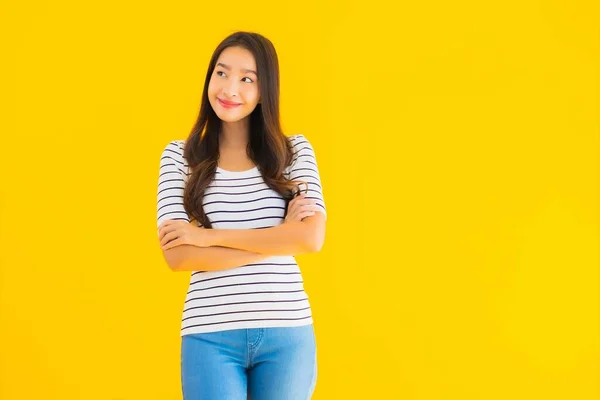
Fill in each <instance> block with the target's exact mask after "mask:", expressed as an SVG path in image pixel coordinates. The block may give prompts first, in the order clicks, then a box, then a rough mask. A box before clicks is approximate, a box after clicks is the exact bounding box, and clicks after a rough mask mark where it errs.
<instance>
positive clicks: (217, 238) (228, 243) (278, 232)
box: [210, 221, 316, 256]
mask: <svg viewBox="0 0 600 400" xmlns="http://www.w3.org/2000/svg"><path fill="white" fill-rule="evenodd" d="M211 235H212V238H211V240H210V241H211V243H212V245H213V246H223V247H228V248H233V249H238V250H244V251H248V252H251V253H258V254H263V255H266V256H286V255H292V256H293V255H297V254H303V253H311V252H313V251H315V246H316V244H315V240H314V236H315V235H314V233H313V229H312V228H311V226H310V225H308V224H307V223H304V222H301V221H291V222H287V223H284V224H281V225H276V226H274V227H271V228H264V229H214V230H213V232H211Z"/></svg>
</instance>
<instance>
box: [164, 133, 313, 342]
mask: <svg viewBox="0 0 600 400" xmlns="http://www.w3.org/2000/svg"><path fill="white" fill-rule="evenodd" d="M288 139H289V140H290V141H291V144H292V145H293V153H294V156H293V159H292V162H291V164H290V165H289V166H288V167H287V168H286V169H285V171H284V176H285V177H286V178H287V179H291V180H302V181H305V182H307V184H308V193H307V196H306V198H309V199H314V200H315V201H316V204H317V205H318V206H319V207H320V208H319V210H320V211H321V212H323V213H324V214H325V202H324V199H323V190H322V187H321V181H320V177H319V170H318V168H317V161H316V157H315V153H314V150H313V147H312V146H311V144H310V142H309V141H308V139H307V138H306V137H305V136H304V135H301V134H298V135H293V136H289V137H288ZM184 144H185V141H183V140H173V141H171V142H170V143H169V144H167V146H166V147H165V149H164V150H163V152H162V155H161V159H160V171H159V178H158V201H157V225H158V226H160V224H161V223H162V222H163V221H165V220H167V219H172V220H183V221H187V222H190V216H189V215H188V214H187V213H186V212H185V210H184V208H183V189H184V185H185V184H186V182H187V179H188V177H189V175H190V169H189V166H188V163H187V160H185V159H184V157H183V147H184ZM301 188H302V189H305V187H304V186H302V187H301ZM203 209H204V212H205V213H206V216H207V217H208V218H209V219H210V221H211V223H212V227H213V229H260V228H269V227H273V226H276V225H279V224H281V223H282V222H283V221H284V218H285V217H284V216H285V211H286V204H285V200H284V199H283V197H281V195H279V194H278V193H277V192H275V191H274V190H272V189H270V188H269V187H268V186H267V185H266V184H265V183H264V181H263V179H262V176H261V174H260V172H259V169H258V166H255V167H254V168H252V169H250V170H247V171H240V172H235V171H226V170H223V169H221V168H219V167H217V171H216V174H215V179H214V180H213V181H212V182H211V183H210V184H209V186H208V188H207V189H206V191H205V194H204V198H203ZM312 322H313V320H312V313H311V308H310V303H309V301H308V295H307V294H306V292H305V291H304V286H303V280H302V275H301V272H300V268H299V266H298V264H297V263H296V259H295V258H294V256H293V255H290V256H272V257H268V258H265V259H263V260H262V261H260V262H256V263H252V264H247V265H244V266H240V267H237V268H232V269H227V270H221V271H194V272H192V274H191V277H190V284H189V287H188V291H187V294H186V298H185V303H184V305H183V317H182V321H181V336H184V335H187V334H192V333H202V332H215V331H221V330H229V329H246V328H266V327H286V326H287V327H290V326H302V325H309V324H311V323H312Z"/></svg>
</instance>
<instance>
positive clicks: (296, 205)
mask: <svg viewBox="0 0 600 400" xmlns="http://www.w3.org/2000/svg"><path fill="white" fill-rule="evenodd" d="M313 203H314V200H312V199H303V200H298V201H297V202H296V203H294V204H293V205H292V206H291V207H290V208H288V213H289V212H292V213H293V212H295V211H296V210H297V209H298V208H299V207H301V206H305V205H309V204H313Z"/></svg>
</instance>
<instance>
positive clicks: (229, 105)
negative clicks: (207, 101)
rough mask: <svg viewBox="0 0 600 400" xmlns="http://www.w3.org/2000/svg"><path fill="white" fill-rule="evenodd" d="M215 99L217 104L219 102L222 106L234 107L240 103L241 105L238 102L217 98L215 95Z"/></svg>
mask: <svg viewBox="0 0 600 400" xmlns="http://www.w3.org/2000/svg"><path fill="white" fill-rule="evenodd" d="M217 100H218V101H219V104H220V105H221V106H222V107H225V108H235V107H237V106H240V105H241V104H240V103H232V102H230V101H226V100H221V99H219V98H218V97H217Z"/></svg>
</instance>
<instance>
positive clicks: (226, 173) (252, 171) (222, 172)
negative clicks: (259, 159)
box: [217, 165, 258, 178]
mask: <svg viewBox="0 0 600 400" xmlns="http://www.w3.org/2000/svg"><path fill="white" fill-rule="evenodd" d="M217 172H219V175H221V176H231V177H236V178H246V177H250V176H255V175H256V172H258V165H255V166H254V167H253V168H250V169H247V170H245V171H228V170H226V169H223V168H221V167H217Z"/></svg>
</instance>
